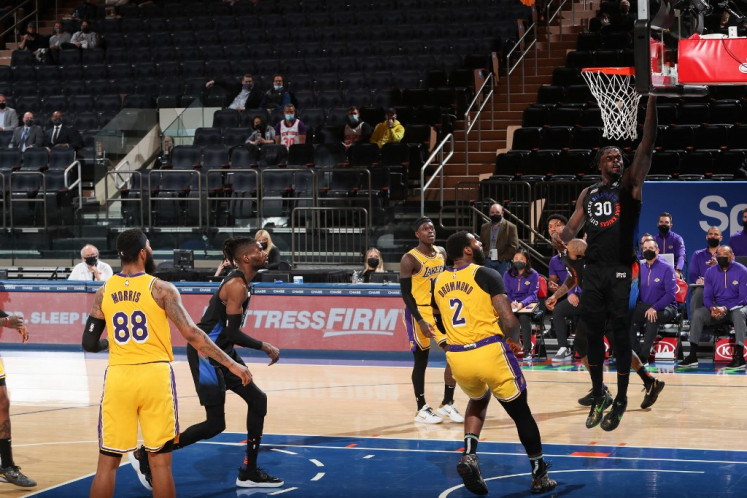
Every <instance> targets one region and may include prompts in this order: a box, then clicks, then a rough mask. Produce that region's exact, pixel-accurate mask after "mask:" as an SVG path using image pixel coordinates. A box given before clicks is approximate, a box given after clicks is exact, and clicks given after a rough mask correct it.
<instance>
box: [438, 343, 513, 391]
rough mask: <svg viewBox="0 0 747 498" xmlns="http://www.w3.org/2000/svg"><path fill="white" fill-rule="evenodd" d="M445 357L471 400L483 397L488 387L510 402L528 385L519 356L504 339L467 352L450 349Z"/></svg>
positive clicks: (460, 385) (455, 377)
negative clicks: (518, 360)
mask: <svg viewBox="0 0 747 498" xmlns="http://www.w3.org/2000/svg"><path fill="white" fill-rule="evenodd" d="M446 360H447V361H448V362H449V365H451V373H452V375H454V379H456V381H457V384H459V387H461V388H462V391H464V393H465V394H466V395H467V396H469V397H470V398H472V399H480V398H482V397H483V396H485V392H486V391H487V390H488V389H489V390H490V392H491V393H493V396H495V398H496V399H498V400H500V401H511V400H513V399H514V398H516V397H518V396H519V395H520V394H521V392H522V391H523V390H524V389H526V387H527V383H526V380H525V379H524V374H522V373H521V368H519V363H518V362H517V361H516V357H515V356H514V354H513V353H512V352H511V350H510V349H509V347H508V346H506V344H504V343H503V342H502V341H500V342H494V343H492V344H488V345H486V346H483V347H481V348H477V349H470V350H468V351H457V352H454V351H449V352H447V353H446Z"/></svg>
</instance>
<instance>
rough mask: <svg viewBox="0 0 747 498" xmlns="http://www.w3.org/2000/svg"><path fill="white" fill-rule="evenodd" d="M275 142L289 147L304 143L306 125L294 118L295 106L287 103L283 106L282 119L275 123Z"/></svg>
mask: <svg viewBox="0 0 747 498" xmlns="http://www.w3.org/2000/svg"><path fill="white" fill-rule="evenodd" d="M275 143H277V144H283V145H285V146H286V147H290V146H291V145H293V144H305V143H306V125H305V124H303V121H301V120H300V119H296V108H295V106H294V105H293V104H288V105H286V106H285V107H284V108H283V119H281V120H280V122H279V123H278V124H277V125H275Z"/></svg>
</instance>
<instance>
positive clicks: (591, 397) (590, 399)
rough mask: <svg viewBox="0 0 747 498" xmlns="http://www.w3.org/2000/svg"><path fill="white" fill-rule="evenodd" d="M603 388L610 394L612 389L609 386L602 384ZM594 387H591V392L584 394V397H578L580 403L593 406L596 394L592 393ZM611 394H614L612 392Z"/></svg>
mask: <svg viewBox="0 0 747 498" xmlns="http://www.w3.org/2000/svg"><path fill="white" fill-rule="evenodd" d="M602 389H604V392H605V393H607V394H610V390H609V389H608V388H607V386H604V385H603V386H602ZM592 391H593V389H589V393H588V394H587V395H586V396H584V397H583V398H578V404H579V405H581V406H591V405H593V404H594V394H592ZM610 396H612V395H611V394H610Z"/></svg>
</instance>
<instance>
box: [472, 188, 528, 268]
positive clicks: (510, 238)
mask: <svg viewBox="0 0 747 498" xmlns="http://www.w3.org/2000/svg"><path fill="white" fill-rule="evenodd" d="M488 216H489V217H490V221H488V222H487V223H483V224H482V226H481V227H480V241H482V244H483V250H484V251H485V252H486V254H485V255H486V256H487V259H486V261H485V266H487V267H489V268H493V269H494V270H495V271H497V272H498V273H500V274H501V275H503V273H505V271H506V270H508V269H509V267H510V266H511V258H513V257H514V254H516V251H518V250H519V232H518V230H517V228H516V225H514V224H513V223H511V222H510V221H508V220H507V219H505V218H504V217H503V206H501V205H500V204H498V203H495V204H493V205H492V206H490V211H488Z"/></svg>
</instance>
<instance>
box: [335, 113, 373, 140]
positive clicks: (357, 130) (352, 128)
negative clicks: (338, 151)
mask: <svg viewBox="0 0 747 498" xmlns="http://www.w3.org/2000/svg"><path fill="white" fill-rule="evenodd" d="M372 131H373V130H372V129H371V125H370V124H368V123H366V122H365V121H361V113H360V111H359V110H358V108H357V107H355V106H352V107H350V108H349V109H348V119H347V122H346V123H345V126H344V127H343V130H342V136H343V141H342V144H343V145H344V146H345V148H346V149H347V148H349V147H350V146H351V145H353V144H354V143H355V142H358V141H361V142H368V141H369V139H370V138H371V133H372Z"/></svg>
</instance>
